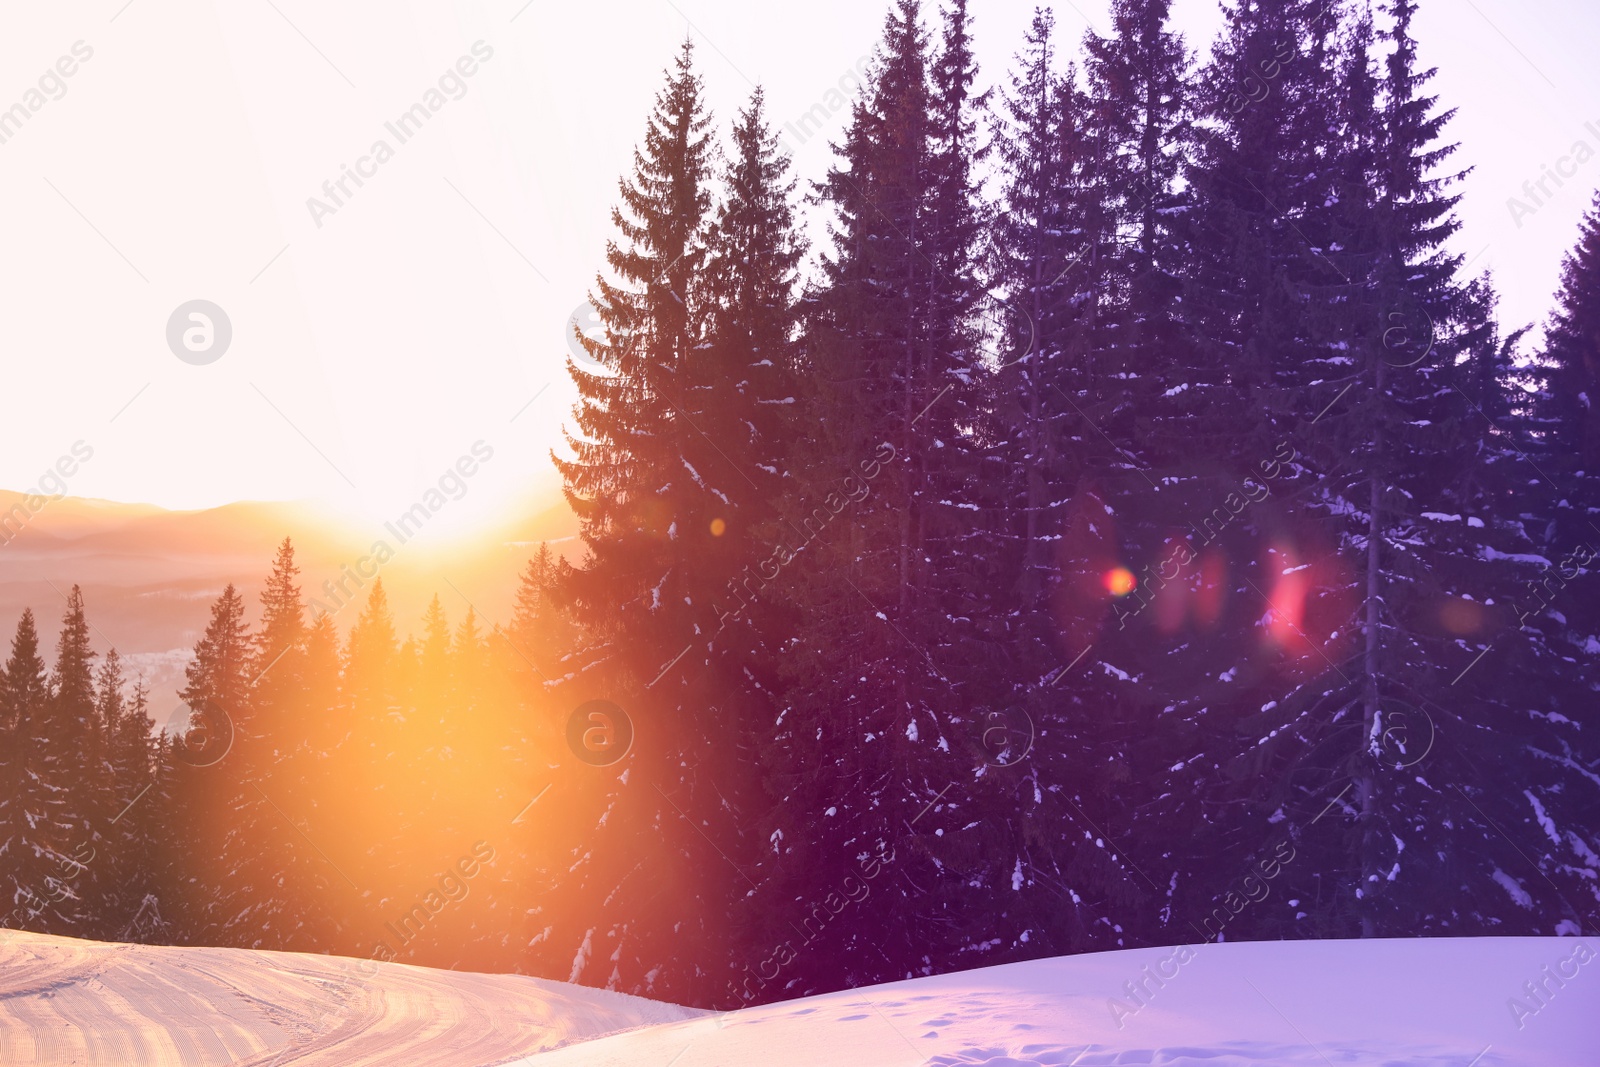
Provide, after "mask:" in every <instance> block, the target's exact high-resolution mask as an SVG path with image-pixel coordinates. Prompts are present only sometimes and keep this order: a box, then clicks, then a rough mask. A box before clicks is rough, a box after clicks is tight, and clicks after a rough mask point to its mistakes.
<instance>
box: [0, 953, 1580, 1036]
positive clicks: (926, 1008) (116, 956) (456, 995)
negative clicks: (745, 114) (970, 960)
mask: <svg viewBox="0 0 1600 1067" xmlns="http://www.w3.org/2000/svg"><path fill="white" fill-rule="evenodd" d="M374 972H375V973H374ZM605 1034H610V1035H611V1036H601V1035H605ZM557 1046H564V1047H559V1048H558V1047H557ZM550 1049H555V1051H543V1050H550ZM0 1063H3V1064H5V1065H7V1067H12V1065H22V1064H68V1063H74V1064H117V1065H119V1067H121V1065H134V1064H137V1065H144V1064H161V1065H169V1064H170V1065H184V1067H188V1065H198V1064H206V1065H210V1064H218V1065H220V1064H226V1063H237V1064H241V1065H249V1067H269V1065H271V1067H290V1065H308V1064H339V1065H354V1064H380V1063H381V1064H404V1065H406V1067H410V1065H416V1064H440V1065H452V1067H488V1065H492V1064H517V1065H519V1067H562V1065H572V1064H583V1065H586V1067H587V1065H596V1067H601V1065H613V1064H614V1065H623V1064H626V1065H629V1067H633V1065H638V1064H644V1065H658V1067H708V1065H712V1064H719V1065H731V1064H757V1065H759V1067H799V1065H804V1067H817V1065H833V1064H846V1065H877V1064H884V1065H895V1067H919V1065H928V1067H953V1065H957V1064H985V1065H987V1067H1033V1065H1051V1067H1065V1065H1069V1064H1076V1065H1080V1067H1090V1065H1099V1064H1151V1065H1157V1067H1180V1065H1187V1067H1198V1065H1204V1067H1302V1065H1304V1067H1313V1065H1316V1067H1354V1065H1371V1067H1401V1065H1415V1067H1422V1065H1426V1067H1513V1065H1517V1067H1594V1065H1595V1064H1600V961H1596V959H1595V953H1594V952H1593V951H1592V950H1591V949H1590V947H1589V943H1588V941H1587V940H1584V939H1578V938H1559V939H1557V938H1479V939H1455V940H1445V939H1439V940H1427V941H1421V940H1417V941H1402V940H1393V941H1387V940H1386V941H1315V942H1264V943H1239V944H1225V945H1207V946H1201V947H1199V948H1195V949H1182V950H1178V949H1140V950H1133V951H1127V952H1108V953H1100V954H1096V955H1089V956H1076V957H1069V958H1060V959H1050V960H1036V961H1033V962H1029V963H1018V964H1011V965H1009V966H1004V967H989V968H984V969H982V970H975V971H967V972H964V973H961V974H952V975H943V976H939V977H934V978H922V979H917V980H915V981H907V982H896V983H892V984H889V985H882V986H875V987H872V988H869V989H856V990H849V991H846V992H842V993H832V994H828V995H826V996H820V997H812V998H809V999H806V1000H797V1001H789V1002H786V1003H782V1004H773V1005H769V1006H767V1007H762V1008H751V1009H747V1010H744V1011H738V1012H733V1013H728V1014H711V1013H704V1012H695V1011H691V1010H689V1009H686V1008H679V1007H675V1006H672V1005H667V1004H658V1003H654V1002H651V1001H646V1000H639V999H637V998H633V997H624V996H620V995H617V994H612V993H605V992H600V991H596V990H590V989H581V988H577V987H574V986H568V985H563V984H562V983H559V982H546V981H539V980H535V979H531V978H520V977H515V976H493V975H475V974H460V973H455V972H450V971H430V970H427V969H424V968H417V967H406V966H401V965H394V964H372V963H367V962H365V961H355V960H339V959H336V958H332V957H326V956H310V955H299V954H293V953H270V952H245V951H236V950H229V949H189V948H143V947H138V946H130V945H100V944H96V943H94V942H84V941H73V940H69V939H64V938H47V937H39V936H36V935H30V934H16V933H11V932H7V931H0Z"/></svg>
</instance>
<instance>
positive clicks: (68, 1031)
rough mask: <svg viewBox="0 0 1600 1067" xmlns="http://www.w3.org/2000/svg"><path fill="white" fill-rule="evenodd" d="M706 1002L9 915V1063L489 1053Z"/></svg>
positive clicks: (3, 1002)
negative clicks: (118, 939)
mask: <svg viewBox="0 0 1600 1067" xmlns="http://www.w3.org/2000/svg"><path fill="white" fill-rule="evenodd" d="M699 1014H701V1013H699V1012H695V1011H691V1010H690V1009H688V1008H680V1007H677V1006H675V1005H671V1004H660V1003H657V1002H655V1001H650V1000H641V999H639V998H638V997H628V996H623V995H621V994H620V993H607V992H605V991H604V990H595V989H584V988H582V987H580V986H572V985H566V984H564V983H562V982H547V981H543V980H540V979H537V978H525V977H521V976H518V975H486V974H465V973H458V972H456V971H437V970H430V969H429V968H426V967H409V966H406V965H404V964H396V963H377V962H374V961H371V960H354V959H344V958H342V957H337V956H317V955H310V954H305V953H298V952H250V951H247V950H243V949H224V948H148V947H145V946H142V945H110V944H102V943H100V942H96V941H78V940H74V939H72V938H63V937H45V936H41V935H38V934H25V933H17V932H15V931H11V930H0V1065H4V1067H25V1065H27V1067H34V1065H38V1067H44V1065H49V1067H57V1065H65V1064H75V1065H78V1067H213V1065H215V1067H222V1065H223V1064H236V1065H238V1067H313V1065H319V1067H322V1065H325V1067H366V1065H373V1067H376V1065H380V1064H381V1065H383V1067H476V1065H479V1064H493V1063H504V1062H506V1061H508V1060H515V1059H518V1058H520V1057H523V1056H527V1055H528V1054H530V1053H533V1052H538V1051H540V1050H543V1049H552V1048H556V1047H557V1046H560V1045H563V1044H566V1043H568V1042H571V1041H582V1040H585V1039H587V1038H591V1037H598V1036H600V1035H602V1034H610V1033H615V1032H616V1031H618V1030H625V1029H630V1028H633V1027H639V1026H648V1025H651V1024H655V1023H665V1022H672V1021H676V1020H680V1019H685V1018H689V1017H692V1016H696V1015H699Z"/></svg>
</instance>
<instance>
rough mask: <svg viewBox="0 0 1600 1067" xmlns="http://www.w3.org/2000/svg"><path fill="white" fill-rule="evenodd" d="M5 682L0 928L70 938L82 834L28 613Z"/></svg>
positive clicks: (1, 688)
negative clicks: (52, 734)
mask: <svg viewBox="0 0 1600 1067" xmlns="http://www.w3.org/2000/svg"><path fill="white" fill-rule="evenodd" d="M0 683H3V684H0V697H3V698H4V705H3V714H0V720H3V722H4V723H5V725H6V730H7V745H6V748H5V750H4V752H3V753H0V757H3V762H0V774H3V775H4V780H3V781H0V861H3V862H0V908H4V913H3V918H0V924H3V925H5V926H10V927H13V928H19V929H26V930H34V931H37V932H39V933H56V934H71V933H72V932H73V931H74V929H75V928H76V926H75V924H76V921H77V919H78V917H79V915H78V909H77V906H76V905H77V902H76V901H75V900H74V899H73V893H72V888H71V878H70V874H71V872H72V871H73V870H74V867H73V866H72V865H73V864H74V863H75V862H77V860H78V859H79V858H81V854H78V855H75V852H76V849H77V847H78V846H79V845H80V844H81V841H80V837H81V833H79V832H78V830H79V828H77V827H74V825H73V822H72V811H71V804H70V800H71V797H70V794H69V788H70V785H71V780H70V778H63V777H61V776H60V771H61V768H60V765H59V760H58V757H57V752H56V751H53V748H52V745H51V744H50V742H49V741H48V739H47V731H48V730H49V728H50V726H51V716H50V709H49V703H50V701H51V693H50V685H49V681H48V676H47V675H46V673H45V665H44V659H43V657H42V656H40V654H39V633H38V630H37V628H36V627H35V626H34V622H33V612H32V611H31V610H30V609H26V608H24V609H23V612H22V618H21V619H20V620H19V621H18V623H17V631H16V634H15V636H14V637H13V638H12V641H11V655H10V657H9V658H8V659H7V660H6V664H5V668H4V673H3V676H0Z"/></svg>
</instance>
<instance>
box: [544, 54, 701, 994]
mask: <svg viewBox="0 0 1600 1067" xmlns="http://www.w3.org/2000/svg"><path fill="white" fill-rule="evenodd" d="M703 93H704V91H703V87H702V85H701V79H700V77H699V75H698V74H696V73H695V71H694V66H693V48H692V46H691V45H690V43H689V42H688V41H685V43H684V46H683V48H682V50H681V52H680V54H679V56H678V59H677V62H676V65H675V67H674V68H673V70H671V71H670V72H668V74H667V83H666V86H665V87H664V88H663V89H662V90H661V91H660V93H658V95H657V97H656V102H655V108H654V110H653V112H652V114H651V117H650V120H649V123H648V126H647V128H646V132H645V138H644V143H643V145H642V146H641V147H640V148H639V149H638V150H637V151H636V152H635V157H634V167H633V173H632V175H631V176H629V177H627V178H625V179H623V181H622V182H621V183H620V190H621V195H622V205H621V206H620V207H618V208H617V209H615V210H614V211H613V215H612V221H613V224H614V225H615V226H616V229H617V232H618V239H616V240H613V241H612V242H610V243H609V244H608V246H607V251H606V259H607V263H608V264H609V266H610V268H611V271H612V272H613V274H614V276H615V281H608V280H606V279H605V278H599V279H597V290H598V292H597V295H596V296H595V298H594V300H593V303H594V304H595V306H596V307H597V308H598V310H599V316H600V320H601V322H602V323H603V324H604V327H605V337H604V339H602V340H598V341H595V340H590V339H585V340H584V344H585V346H586V348H587V350H588V351H589V353H590V354H591V355H592V356H593V357H594V358H595V359H596V361H597V362H599V363H600V364H601V365H602V366H603V368H604V370H602V371H600V372H596V373H589V372H587V371H584V370H581V369H579V368H578V367H577V366H576V365H574V366H573V367H572V374H573V377H574V379H575V381H576V382H577V385H578V390H579V395H580V402H579V407H578V411H577V427H578V431H579V434H581V436H577V435H572V434H569V443H570V446H571V450H572V454H573V455H572V458H571V459H565V458H557V460H556V466H557V468H558V470H559V471H560V473H561V475H562V478H563V482H564V486H565V492H566V495H567V499H568V500H569V502H571V504H572V507H573V509H574V510H575V511H576V512H577V514H578V516H579V519H580V520H581V523H582V527H581V529H582V536H583V539H584V543H585V545H586V547H587V549H588V558H587V559H586V561H585V563H584V565H583V566H582V567H579V568H576V569H574V570H573V571H572V572H571V573H570V574H569V575H568V581H567V589H566V591H565V595H564V599H566V600H567V601H568V602H570V603H571V604H572V605H573V610H574V612H575V614H576V615H577V616H578V617H579V618H582V619H584V620H585V621H586V622H592V623H593V625H592V626H590V627H587V628H586V629H587V630H588V636H589V637H591V638H592V641H591V642H589V647H588V649H587V650H586V651H585V654H584V658H583V662H581V663H577V664H575V665H574V666H575V673H577V674H578V678H577V679H576V680H575V683H574V685H572V686H571V687H570V688H569V690H568V692H569V693H571V699H572V705H571V706H574V707H575V706H576V705H578V704H581V703H582V702H583V701H584V700H586V699H590V698H603V699H607V700H612V701H615V702H617V703H618V704H619V706H622V707H623V708H624V711H625V713H627V714H629V715H630V717H631V718H632V720H633V722H634V725H635V728H636V729H637V731H638V737H639V743H638V744H636V745H635V746H634V748H633V752H632V754H631V755H630V756H629V757H628V761H629V762H628V764H627V765H626V767H624V766H618V767H617V768H616V771H615V772H613V773H620V772H621V771H623V770H624V769H627V770H629V771H631V773H630V774H629V775H628V776H627V777H626V778H619V779H617V784H616V786H615V787H614V788H613V789H609V790H608V791H607V795H606V796H605V797H604V799H599V800H597V802H598V803H600V804H601V805H602V806H603V807H604V809H605V814H604V815H603V816H602V817H599V818H597V822H598V823H600V824H603V825H604V827H605V831H604V832H603V833H602V834H600V835H599V836H598V837H597V838H595V839H594V840H592V841H589V842H584V843H583V844H581V845H579V846H578V847H579V848H580V850H581V851H580V854H579V856H577V857H575V859H576V862H575V864H574V869H575V870H576V871H577V872H578V877H577V878H576V879H575V880H574V885H573V887H572V894H573V895H572V897H571V901H572V903H573V905H574V906H573V907H572V908H571V909H570V910H568V911H567V914H568V915H569V916H570V917H571V921H572V927H571V929H570V930H566V931H563V933H562V943H563V948H562V949H555V948H552V951H563V950H564V951H567V952H571V953H573V954H574V957H577V956H581V955H582V952H581V951H580V945H584V944H587V945H589V946H591V948H593V946H594V944H595V941H596V940H597V939H598V940H599V942H600V944H601V945H602V946H603V947H601V948H594V949H593V950H594V951H595V952H597V953H599V954H600V955H601V957H602V958H607V959H610V960H611V961H613V962H612V967H611V969H610V972H609V973H603V972H598V971H592V970H589V969H587V968H586V966H584V965H581V964H578V963H574V965H573V971H572V977H573V980H582V981H585V982H589V983H593V984H603V985H606V986H607V987H609V988H627V989H630V990H633V991H636V992H641V993H648V994H649V995H652V996H664V997H669V998H670V997H671V996H672V995H673V994H672V992H671V988H672V987H670V986H658V985H652V982H653V981H654V980H655V979H656V976H657V975H659V974H660V973H661V972H659V971H657V970H655V968H654V964H655V961H656V960H657V959H658V958H659V957H660V956H661V955H662V954H663V953H665V952H666V951H667V949H666V947H665V944H664V943H662V942H658V941H657V940H656V939H658V938H666V937H670V936H673V935H671V934H670V933H669V931H672V930H673V929H674V928H676V929H677V931H678V933H677V934H676V936H678V937H690V938H693V939H695V940H701V939H702V938H709V937H711V936H713V935H712V933H711V928H710V927H709V925H708V924H710V923H712V922H713V921H715V918H716V917H715V914H714V906H712V905H708V904H707V903H706V901H705V898H704V897H703V896H702V888H701V882H702V879H701V877H700V875H699V873H698V871H699V869H700V868H701V865H702V864H703V852H704V849H705V842H704V839H703V838H702V837H701V836H700V834H699V833H698V832H697V831H696V829H695V827H694V826H691V825H686V822H688V820H689V818H691V817H695V807H696V806H697V805H698V804H700V803H702V802H703V801H702V800H701V798H700V796H699V795H696V796H693V797H691V796H688V795H687V794H688V793H689V792H691V791H692V787H687V788H686V787H685V786H684V783H685V781H686V780H687V781H689V782H692V781H693V779H694V778H695V776H696V772H695V770H694V769H693V766H692V764H691V762H690V759H691V757H690V756H689V753H690V750H691V749H693V750H695V756H694V757H693V759H694V761H695V762H698V760H699V753H700V752H701V751H703V749H702V746H700V745H698V744H697V743H696V742H695V741H694V740H693V739H695V738H700V737H704V736H706V735H707V733H708V732H709V730H708V714H709V709H708V702H707V701H706V700H705V699H703V693H704V691H705V686H706V684H707V683H706V680H705V677H704V673H703V670H697V668H699V667H701V665H703V664H704V662H705V658H706V657H705V648H706V645H707V643H708V642H709V640H710V638H711V637H712V634H713V632H714V631H715V629H716V620H717V615H716V611H715V604H714V601H713V598H715V597H718V596H720V594H721V591H720V590H715V589H714V588H707V587H706V585H705V583H704V580H703V578H702V575H704V574H705V572H706V570H707V568H706V566H705V563H706V562H707V561H708V560H709V559H710V558H711V555H712V553H713V552H714V548H713V546H714V544H715V535H714V533H713V526H712V524H713V522H714V520H715V519H717V518H719V517H722V516H723V515H724V514H725V513H726V504H725V502H724V501H723V500H721V499H719V498H718V497H717V495H716V493H715V492H713V491H712V490H711V489H710V488H708V483H707V478H708V477H717V479H718V480H719V481H726V479H727V478H728V477H731V476H732V472H726V473H724V474H721V475H714V474H713V473H712V472H711V471H710V470H707V469H704V468H705V466H706V464H705V461H704V460H701V461H700V462H699V464H697V462H696V459H697V456H698V454H699V452H701V451H703V450H704V446H703V443H702V441H703V438H704V436H705V433H704V430H703V427H701V426H700V425H699V423H700V416H701V414H702V412H701V410H700V407H701V399H702V394H701V388H700V387H701V386H702V384H703V383H704V382H705V381H706V380H707V378H708V377H710V376H711V372H712V367H711V365H710V364H709V363H708V356H707V353H708V352H710V351H712V350H711V349H710V348H708V347H706V345H707V342H706V340H705V322H706V308H705V297H704V288H705V286H704V284H703V282H704V271H703V265H704V262H705V258H706V239H707V226H708V223H709V222H710V219H711V209H712V180H713V172H712V168H711V148H712V146H711V142H710V138H709V135H708V134H707V132H706V130H707V127H708V126H709V124H710V122H711V118H710V116H709V115H708V114H706V112H705V110H704V107H703V104H702V98H703ZM727 521H728V520H727V519H724V522H727ZM674 668H677V669H674ZM647 739H648V741H647ZM599 773H604V772H599ZM674 796H679V797H682V798H683V799H682V800H680V801H679V802H678V803H679V804H680V805H682V804H688V805H689V811H690V813H691V814H690V816H683V815H680V814H679V813H678V812H677V811H674V810H673V807H672V804H673V803H674V802H673V800H672V798H673V797H674ZM695 825H698V823H697V824H695ZM645 840H648V841H649V842H650V845H649V847H648V848H644V847H643V845H642V842H643V841H645ZM645 855H649V856H652V857H653V858H654V861H653V863H652V864H651V866H650V869H649V870H646V869H645V865H644V863H643V862H642V859H641V857H643V856H645ZM714 878H715V876H713V877H712V879H708V881H709V880H714ZM669 916H670V917H669ZM574 957H569V958H574ZM677 977H687V976H677Z"/></svg>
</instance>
